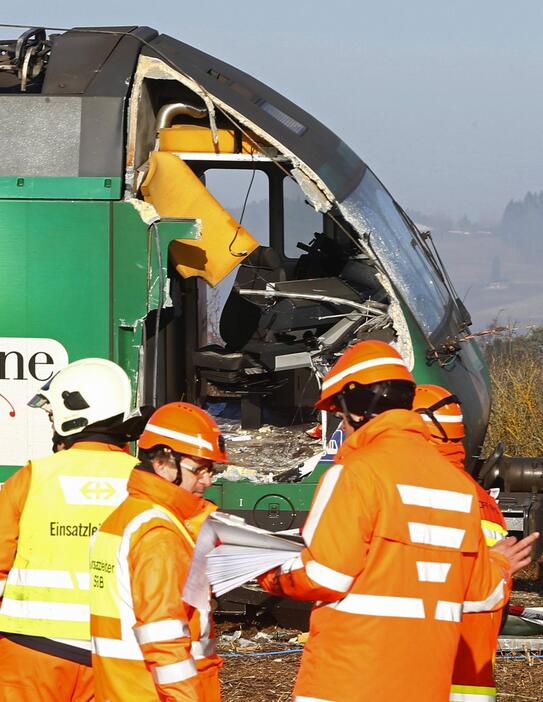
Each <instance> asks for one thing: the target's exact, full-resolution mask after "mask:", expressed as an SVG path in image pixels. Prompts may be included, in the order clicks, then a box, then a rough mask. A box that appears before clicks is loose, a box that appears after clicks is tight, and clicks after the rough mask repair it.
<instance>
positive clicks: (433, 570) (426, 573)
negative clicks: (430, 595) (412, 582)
mask: <svg viewBox="0 0 543 702" xmlns="http://www.w3.org/2000/svg"><path fill="white" fill-rule="evenodd" d="M451 565H452V563H434V562H431V561H417V572H418V576H419V582H421V583H444V582H446V580H447V575H448V574H449V570H450V568H451Z"/></svg>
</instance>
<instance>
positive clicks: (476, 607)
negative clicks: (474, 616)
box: [464, 580, 505, 612]
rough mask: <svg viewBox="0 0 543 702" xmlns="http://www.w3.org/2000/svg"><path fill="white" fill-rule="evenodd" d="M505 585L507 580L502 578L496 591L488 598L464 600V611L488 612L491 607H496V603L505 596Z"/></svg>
mask: <svg viewBox="0 0 543 702" xmlns="http://www.w3.org/2000/svg"><path fill="white" fill-rule="evenodd" d="M504 585H505V580H500V582H499V583H498V585H497V586H496V588H495V589H494V591H493V592H492V593H491V594H490V595H489V596H488V597H487V598H486V600H479V601H466V602H464V612H488V611H490V610H491V609H494V607H496V605H497V604H498V603H499V602H500V601H501V600H503V598H504V595H505V590H504Z"/></svg>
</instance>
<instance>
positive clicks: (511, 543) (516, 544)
mask: <svg viewBox="0 0 543 702" xmlns="http://www.w3.org/2000/svg"><path fill="white" fill-rule="evenodd" d="M538 538H539V532H538V531H534V532H533V533H532V534H530V535H529V536H526V537H525V538H524V539H521V540H520V541H517V539H516V538H515V537H514V536H506V537H505V539H502V540H501V541H498V543H497V544H494V546H492V548H491V549H490V550H491V551H494V552H497V553H501V554H502V555H503V556H505V557H506V558H507V560H508V561H509V564H510V566H511V574H514V573H516V572H517V571H519V570H520V569H521V568H524V567H525V566H527V565H529V564H530V563H531V561H532V558H531V555H530V552H531V550H532V545H533V543H534V542H535V541H537V539H538Z"/></svg>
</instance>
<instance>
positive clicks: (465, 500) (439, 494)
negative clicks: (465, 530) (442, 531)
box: [396, 485, 473, 513]
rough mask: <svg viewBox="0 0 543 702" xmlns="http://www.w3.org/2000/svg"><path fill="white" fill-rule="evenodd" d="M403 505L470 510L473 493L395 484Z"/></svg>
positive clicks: (456, 510)
mask: <svg viewBox="0 0 543 702" xmlns="http://www.w3.org/2000/svg"><path fill="white" fill-rule="evenodd" d="M396 487H397V488H398V492H399V493H400V497H401V498H402V502H403V503H404V505H415V506H417V507H430V509H443V510H447V511H450V512H466V513H468V512H470V511H471V503H472V502H473V495H470V494H467V493H464V492H453V491H452V490H436V489H434V488H425V487H418V486H417V485H396Z"/></svg>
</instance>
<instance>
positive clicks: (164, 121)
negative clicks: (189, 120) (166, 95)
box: [156, 102, 208, 134]
mask: <svg viewBox="0 0 543 702" xmlns="http://www.w3.org/2000/svg"><path fill="white" fill-rule="evenodd" d="M179 115H188V116H189V117H194V119H205V118H206V117H207V116H208V111H207V108H205V107H197V106H196V105H191V104H190V103H189V102H171V103H169V104H167V105H162V107H161V108H160V110H159V111H158V114H157V116H156V132H157V134H158V132H159V131H160V130H161V129H164V127H171V124H172V122H173V120H174V117H178V116H179Z"/></svg>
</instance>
